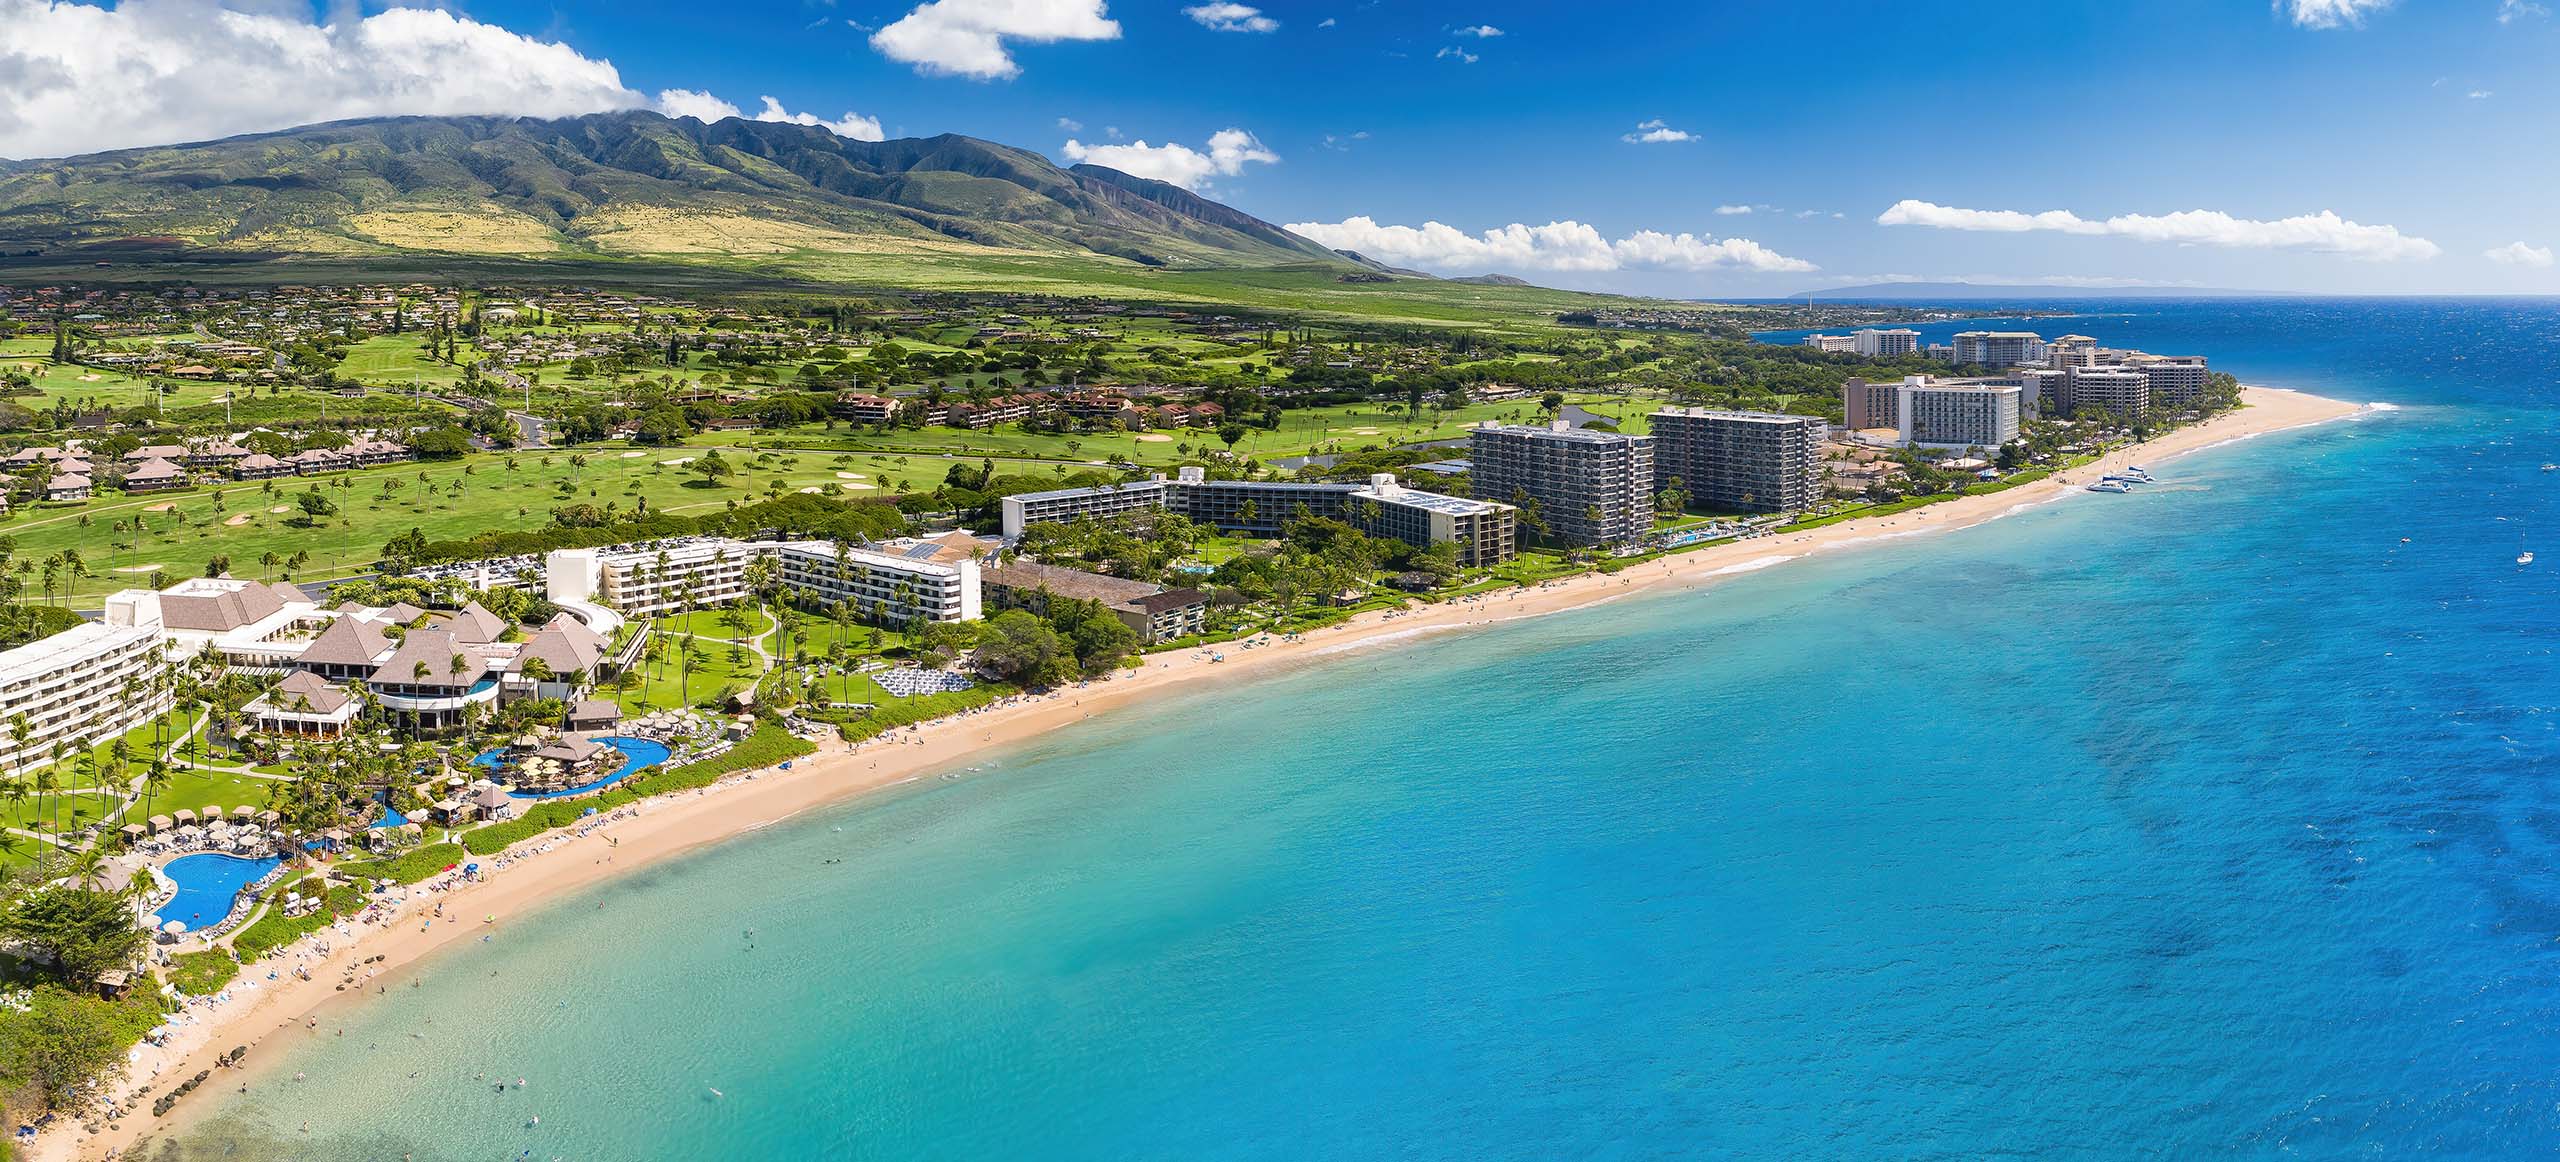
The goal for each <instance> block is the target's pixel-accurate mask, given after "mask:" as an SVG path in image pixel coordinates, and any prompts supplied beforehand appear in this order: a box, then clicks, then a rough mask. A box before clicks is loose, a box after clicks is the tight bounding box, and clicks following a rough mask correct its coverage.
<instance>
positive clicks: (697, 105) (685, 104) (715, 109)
mask: <svg viewBox="0 0 2560 1162" xmlns="http://www.w3.org/2000/svg"><path fill="white" fill-rule="evenodd" d="M657 109H658V112H661V113H664V114H666V115H667V116H669V117H691V118H693V119H694V120H696V121H700V122H703V123H704V124H709V123H711V122H713V121H717V120H719V119H721V118H723V117H744V116H746V115H747V114H746V110H743V109H740V108H738V107H737V106H735V105H732V104H730V103H729V102H727V101H723V100H721V99H720V98H718V97H715V96H712V95H711V94H709V93H706V92H703V91H702V90H700V89H660V90H658V104H657Z"/></svg>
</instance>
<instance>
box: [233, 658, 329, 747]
mask: <svg viewBox="0 0 2560 1162" xmlns="http://www.w3.org/2000/svg"><path fill="white" fill-rule="evenodd" d="M241 710H242V711H243V712H244V713H246V714H247V715H248V716H249V719H250V721H252V722H255V723H256V724H257V727H258V729H259V730H263V731H266V732H267V733H269V734H294V735H308V736H312V737H317V738H336V737H337V736H339V735H340V734H344V733H345V732H346V729H347V724H349V723H351V722H354V721H355V717H356V700H355V696H354V695H353V694H350V693H348V692H347V690H346V688H345V687H343V686H340V685H337V684H336V683H333V682H330V681H329V680H327V679H325V678H322V677H320V676H319V675H317V674H314V673H311V672H310V671H308V670H296V671H294V672H293V673H292V674H289V675H287V676H286V677H285V680H284V681H282V682H279V683H277V684H276V687H275V689H272V690H269V691H267V692H266V693H264V694H261V695H259V696H257V697H256V698H253V699H251V700H250V702H249V704H248V705H247V706H244V707H242V708H241Z"/></svg>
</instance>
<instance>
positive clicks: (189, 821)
mask: <svg viewBox="0 0 2560 1162" xmlns="http://www.w3.org/2000/svg"><path fill="white" fill-rule="evenodd" d="M172 817H173V818H175V819H177V821H178V826H180V827H193V826H195V822H196V812H195V808H192V807H180V808H178V809H177V811H175V812H173V813H172Z"/></svg>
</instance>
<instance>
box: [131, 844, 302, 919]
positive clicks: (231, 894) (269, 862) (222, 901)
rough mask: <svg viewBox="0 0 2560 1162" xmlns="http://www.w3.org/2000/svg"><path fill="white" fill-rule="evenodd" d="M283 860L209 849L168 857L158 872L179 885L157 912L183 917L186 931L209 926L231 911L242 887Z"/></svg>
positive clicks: (256, 879)
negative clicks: (245, 856) (237, 854)
mask: <svg viewBox="0 0 2560 1162" xmlns="http://www.w3.org/2000/svg"><path fill="white" fill-rule="evenodd" d="M283 862H284V861H283V860H280V859H277V858H276V857H274V856H268V857H266V858H264V859H245V858H242V857H240V856H236V855H222V854H219V853H217V852H210V851H208V852H203V853H200V854H197V855H185V856H180V857H178V858H176V859H173V860H170V861H169V862H168V863H167V864H166V865H164V866H162V867H161V869H160V874H162V875H165V876H167V877H169V880H170V882H171V883H174V884H176V885H178V894H177V895H174V896H171V897H169V902H167V903H165V904H162V905H160V908H159V910H158V912H157V915H158V916H159V917H160V920H161V922H162V923H166V922H168V921H171V920H180V921H184V922H185V923H186V925H187V931H189V932H195V931H199V930H201V929H205V928H210V927H212V926H214V925H216V924H219V923H221V922H222V921H223V920H224V919H225V918H226V917H228V916H230V915H231V909H232V908H233V907H234V906H235V905H237V904H238V903H239V901H240V891H241V889H243V888H246V887H248V886H249V885H251V884H254V883H256V882H258V880H259V878H260V877H262V876H264V875H266V874H267V873H268V872H271V871H274V870H275V869H276V865H278V864H280V863H283Z"/></svg>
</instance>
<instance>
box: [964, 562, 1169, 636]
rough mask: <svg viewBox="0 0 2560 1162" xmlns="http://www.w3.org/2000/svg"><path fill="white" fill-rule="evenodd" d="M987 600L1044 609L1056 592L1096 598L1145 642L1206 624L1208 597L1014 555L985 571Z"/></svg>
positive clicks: (1038, 611)
mask: <svg viewBox="0 0 2560 1162" xmlns="http://www.w3.org/2000/svg"><path fill="white" fill-rule="evenodd" d="M986 586H987V600H988V601H990V602H992V603H993V604H994V606H995V608H997V609H999V610H1005V609H1024V610H1029V611H1030V612H1032V613H1036V614H1041V615H1044V616H1045V615H1046V614H1047V613H1048V612H1049V602H1050V601H1051V600H1053V599H1057V598H1069V599H1073V600H1077V601H1095V602H1100V603H1101V604H1102V607H1103V608H1105V609H1108V610H1110V611H1111V614H1112V616H1114V617H1117V618H1119V619H1120V621H1121V623H1122V624H1125V625H1127V626H1128V627H1129V629H1130V630H1131V631H1132V632H1134V633H1136V634H1137V635H1138V640H1139V641H1141V642H1143V643H1145V644H1147V645H1156V644H1159V643H1162V642H1169V641H1173V640H1175V639H1177V638H1183V637H1189V636H1191V635H1192V634H1196V633H1200V632H1202V631H1203V630H1204V629H1206V628H1207V626H1208V616H1209V598H1208V597H1207V595H1205V594H1203V593H1201V592H1200V591H1199V590H1196V589H1167V588H1165V587H1164V586H1162V585H1151V584H1148V583H1147V582H1144V581H1129V580H1124V579H1122V578H1119V577H1111V576H1106V575H1104V574H1101V573H1087V572H1085V571H1083V570H1081V569H1065V568H1060V567H1058V566H1055V565H1042V564H1037V563H1034V562H1031V561H1022V560H1014V561H1007V562H1005V563H1003V564H1000V565H996V566H993V567H991V568H989V569H988V570H987V572H986Z"/></svg>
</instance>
